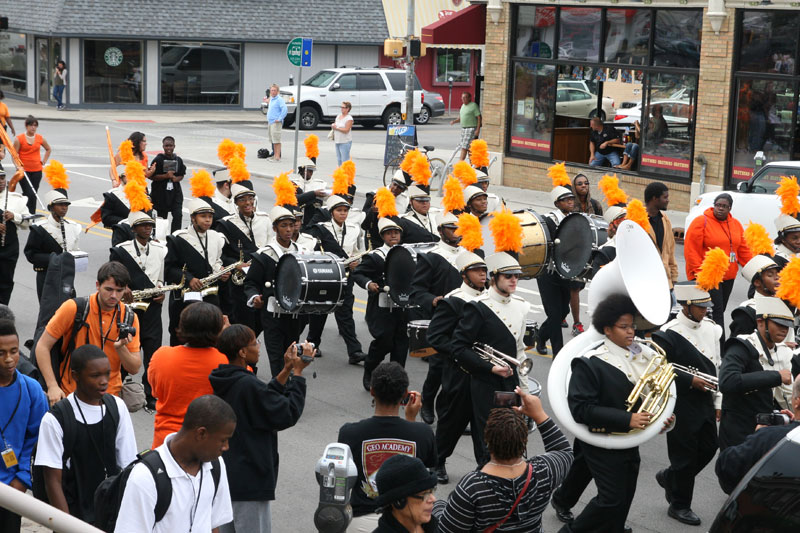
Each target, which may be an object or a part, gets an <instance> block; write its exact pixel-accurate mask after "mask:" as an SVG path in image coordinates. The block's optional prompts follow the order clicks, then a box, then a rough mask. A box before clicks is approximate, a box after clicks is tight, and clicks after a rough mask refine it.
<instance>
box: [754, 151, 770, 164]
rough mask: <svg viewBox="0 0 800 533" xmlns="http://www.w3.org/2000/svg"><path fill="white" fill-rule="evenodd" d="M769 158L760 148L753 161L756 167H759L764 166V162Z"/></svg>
mask: <svg viewBox="0 0 800 533" xmlns="http://www.w3.org/2000/svg"><path fill="white" fill-rule="evenodd" d="M766 160H767V156H765V155H764V152H762V151H761V150H759V151H758V152H756V155H755V157H753V161H755V164H756V169H759V168H761V167H763V166H764V162H765V161H766Z"/></svg>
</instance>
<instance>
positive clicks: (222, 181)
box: [203, 168, 236, 228]
mask: <svg viewBox="0 0 800 533" xmlns="http://www.w3.org/2000/svg"><path fill="white" fill-rule="evenodd" d="M212 174H213V175H214V182H215V184H216V187H215V188H214V190H213V191H211V194H208V195H206V196H204V197H203V200H204V201H205V202H206V203H207V204H208V205H210V206H211V208H212V209H213V213H214V222H213V224H212V226H211V227H212V228H216V227H217V223H218V222H219V221H220V220H222V219H223V218H225V217H227V216H230V215H235V214H236V204H235V203H234V201H233V196H232V195H231V185H232V181H231V173H230V171H229V170H228V169H227V168H220V169H217V170H215V171H213V172H212Z"/></svg>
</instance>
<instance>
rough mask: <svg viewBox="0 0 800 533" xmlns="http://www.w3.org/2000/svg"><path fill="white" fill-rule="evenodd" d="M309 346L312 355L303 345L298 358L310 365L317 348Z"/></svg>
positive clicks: (300, 346)
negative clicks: (304, 349)
mask: <svg viewBox="0 0 800 533" xmlns="http://www.w3.org/2000/svg"><path fill="white" fill-rule="evenodd" d="M134 331H135V330H134ZM309 344H310V345H311V353H309V354H306V353H305V352H304V351H303V345H302V344H297V357H299V358H300V359H302V360H303V362H304V363H310V362H311V361H313V360H314V357H313V355H312V354H313V353H314V349H315V348H316V346H314V343H313V342H310V343H309Z"/></svg>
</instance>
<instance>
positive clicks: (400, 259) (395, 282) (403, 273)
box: [384, 242, 436, 307]
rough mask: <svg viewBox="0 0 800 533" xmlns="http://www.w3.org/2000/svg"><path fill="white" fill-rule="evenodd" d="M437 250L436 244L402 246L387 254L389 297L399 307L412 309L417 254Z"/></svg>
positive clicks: (386, 267)
mask: <svg viewBox="0 0 800 533" xmlns="http://www.w3.org/2000/svg"><path fill="white" fill-rule="evenodd" d="M434 248H436V243H427V242H426V243H418V244H401V245H398V246H395V247H393V248H392V249H391V250H389V252H388V253H387V254H386V262H385V265H384V274H385V276H386V285H388V286H389V296H390V297H391V299H392V301H393V302H394V303H395V305H397V306H398V307H412V304H411V283H412V282H413V281H414V270H415V269H416V267H417V254H421V253H426V252H429V251H430V250H433V249H434Z"/></svg>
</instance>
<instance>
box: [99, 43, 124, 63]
mask: <svg viewBox="0 0 800 533" xmlns="http://www.w3.org/2000/svg"><path fill="white" fill-rule="evenodd" d="M103 59H104V60H105V62H106V65H108V66H109V67H118V66H120V65H121V64H122V50H120V49H119V48H117V47H116V46H110V47H108V48H106V51H105V53H103Z"/></svg>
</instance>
